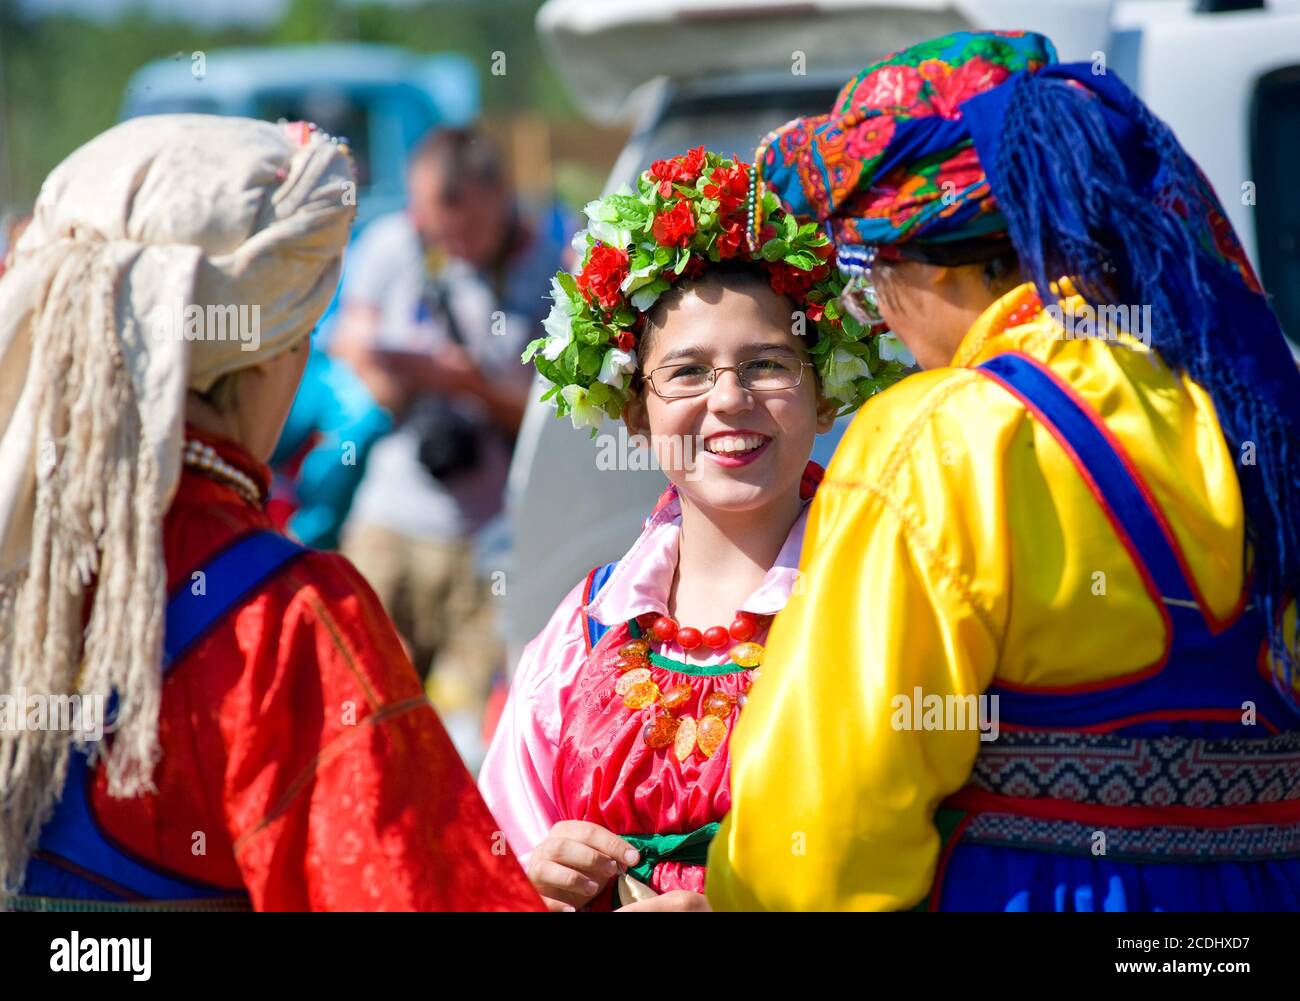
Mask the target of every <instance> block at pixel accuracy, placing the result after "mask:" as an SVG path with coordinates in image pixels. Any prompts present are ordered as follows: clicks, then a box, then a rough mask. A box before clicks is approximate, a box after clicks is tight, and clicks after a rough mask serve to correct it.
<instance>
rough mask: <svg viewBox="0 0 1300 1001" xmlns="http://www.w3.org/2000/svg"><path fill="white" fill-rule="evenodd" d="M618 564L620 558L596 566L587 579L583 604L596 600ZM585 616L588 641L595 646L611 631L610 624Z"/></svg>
mask: <svg viewBox="0 0 1300 1001" xmlns="http://www.w3.org/2000/svg"><path fill="white" fill-rule="evenodd" d="M617 566H618V560H615V561H614V562H613V563H606V564H605V565H604V566H600V567H596V569H595V570H593V571H592V573H591V576H590V577H589V578H588V579H587V593H586V594H585V595H583V599H582V603H583V605H590V604H591V603H592V602H593V601H595V600H596V595H598V594H600V589H601V588H602V587H604V586H605V582H606V581H607V580H609V577H610V574H612V573H613V572H614V568H615V567H617ZM585 618H586V620H587V642H588V643H589V644H590V645H591V646H592V648H595V646H596V644H597V643H599V642H600V638H601V637H602V636H604V635H605V634H606V633H607V632H609V626H607V625H605V623H603V622H597V621H596V619H595V618H594V617H593V616H590V615H587V616H585Z"/></svg>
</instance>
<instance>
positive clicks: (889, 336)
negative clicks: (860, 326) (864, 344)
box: [876, 331, 916, 368]
mask: <svg viewBox="0 0 1300 1001" xmlns="http://www.w3.org/2000/svg"><path fill="white" fill-rule="evenodd" d="M876 346H877V347H878V348H879V350H880V360H881V361H899V362H902V363H903V364H904V365H906V366H908V367H909V368H910V367H911V366H913V365H915V364H916V356H915V355H913V354H912V352H911V351H908V350H907V345H906V344H904V343H903V342H902V341H900V340H899V339H898V335H897V334H895V333H891V332H890V331H885V332H884V333H883V334H878V335H877V337H876Z"/></svg>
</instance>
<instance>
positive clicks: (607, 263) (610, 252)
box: [578, 244, 628, 310]
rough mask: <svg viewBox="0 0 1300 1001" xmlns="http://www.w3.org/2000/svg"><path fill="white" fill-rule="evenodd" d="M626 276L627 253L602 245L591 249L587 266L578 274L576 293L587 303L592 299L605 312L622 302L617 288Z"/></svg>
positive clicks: (621, 294)
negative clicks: (579, 293) (578, 292)
mask: <svg viewBox="0 0 1300 1001" xmlns="http://www.w3.org/2000/svg"><path fill="white" fill-rule="evenodd" d="M627 274H628V261H627V251H625V250H618V249H617V248H615V247H606V246H605V245H604V244H601V245H600V246H597V247H594V248H592V251H591V256H590V257H588V258H587V264H586V266H585V267H584V268H583V269H582V271H581V272H580V273H579V274H578V291H580V292H581V293H582V295H583V298H585V299H586V300H587V301H588V302H591V301H592V300H593V299H594V300H595V301H596V302H598V303H600V305H601V306H603V307H604V308H605V309H607V310H612V309H617V308H618V305H619V303H621V302H622V301H623V293H622V292H621V291H620V290H619V286H620V285H621V284H622V283H623V279H624V278H626V277H627Z"/></svg>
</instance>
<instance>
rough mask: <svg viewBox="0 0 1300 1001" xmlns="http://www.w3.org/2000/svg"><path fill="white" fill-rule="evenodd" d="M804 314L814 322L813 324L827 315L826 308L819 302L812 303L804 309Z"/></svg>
mask: <svg viewBox="0 0 1300 1001" xmlns="http://www.w3.org/2000/svg"><path fill="white" fill-rule="evenodd" d="M804 314H805V315H806V316H807V317H808V319H810V320H812V321H813V323H816V322H817V321H818V320H820V319H821V318H822V317H823V316H825V315H826V307H825V306H824V305H823V304H822V303H819V302H810V303H808V305H807V306H805V307H804Z"/></svg>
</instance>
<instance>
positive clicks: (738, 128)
mask: <svg viewBox="0 0 1300 1001" xmlns="http://www.w3.org/2000/svg"><path fill="white" fill-rule="evenodd" d="M1252 6H1253V9H1233V10H1220V9H1219V8H1224V7H1231V8H1242V7H1248V8H1250V7H1252ZM537 25H538V30H539V32H540V33H541V36H542V40H543V43H544V45H545V46H546V47H547V49H548V51H549V52H550V54H551V57H552V59H553V62H554V64H555V66H556V69H557V70H558V71H559V73H560V74H561V75H562V76H563V77H564V79H565V80H566V82H567V84H568V85H569V87H570V90H571V91H572V94H573V97H574V99H575V101H577V102H578V104H579V106H580V107H581V108H582V109H583V110H584V111H585V112H586V113H587V114H589V115H590V116H592V117H593V118H596V119H599V120H605V121H611V120H617V119H619V118H620V117H621V116H627V115H633V116H635V122H636V125H635V129H634V132H633V135H632V138H631V139H630V141H629V142H628V145H627V148H626V149H625V150H624V151H623V154H622V155H621V156H620V157H619V160H618V162H617V164H616V165H615V167H614V170H613V172H612V173H611V175H610V178H609V183H608V188H610V189H612V188H615V187H617V186H618V185H620V184H622V183H624V182H627V181H629V180H631V179H632V178H633V177H635V176H636V174H637V173H639V172H640V171H641V170H644V169H645V168H646V167H648V166H649V164H650V162H651V161H652V160H654V159H657V158H660V157H663V156H668V155H672V154H675V153H679V152H682V151H684V150H685V149H687V148H688V147H691V146H698V145H701V144H703V145H705V146H708V147H709V148H710V149H715V150H718V151H720V152H724V153H733V152H734V153H738V154H740V155H741V156H742V157H744V158H746V159H748V158H750V157H751V156H752V153H753V149H754V146H755V145H756V144H757V142H758V140H759V139H760V138H761V137H762V136H763V135H764V134H765V133H766V132H767V131H768V130H769V129H771V128H773V127H774V126H776V125H779V124H780V123H781V122H783V121H786V120H787V119H789V118H792V117H794V116H796V115H801V114H809V113H822V112H825V111H828V110H829V109H830V107H831V104H832V102H833V100H834V97H835V95H836V93H837V91H838V90H839V87H840V86H841V85H842V84H843V83H844V82H845V81H846V80H848V78H849V77H850V76H852V75H853V74H854V73H856V72H857V71H858V70H859V69H861V68H862V67H863V66H865V65H867V64H869V63H870V62H872V61H873V60H875V59H878V58H880V57H881V56H884V55H886V54H888V53H889V52H892V51H894V50H896V49H898V48H901V47H903V46H906V45H910V44H913V43H915V42H918V41H922V40H924V39H926V38H931V37H934V36H937V35H942V34H945V33H947V32H950V31H957V30H963V29H997V28H1005V29H1029V30H1034V31H1040V32H1042V33H1044V34H1046V35H1048V36H1049V37H1050V38H1051V39H1052V40H1053V41H1054V42H1055V44H1056V46H1057V49H1058V52H1059V53H1060V57H1061V59H1062V61H1066V62H1071V61H1090V62H1093V63H1094V64H1096V65H1098V66H1099V67H1104V68H1105V71H1106V72H1114V73H1118V74H1119V75H1120V77H1121V78H1122V79H1124V80H1125V81H1126V82H1127V83H1128V84H1129V85H1130V86H1132V87H1133V88H1134V89H1135V90H1136V91H1137V92H1138V93H1139V94H1140V95H1142V97H1143V98H1144V99H1145V100H1146V101H1147V103H1148V104H1149V105H1150V106H1151V107H1152V109H1154V111H1155V112H1156V113H1157V114H1158V115H1160V116H1161V117H1162V118H1163V119H1164V120H1165V121H1166V122H1168V123H1169V124H1170V125H1171V126H1172V127H1173V129H1174V131H1175V132H1176V133H1177V135H1178V136H1179V138H1180V139H1181V140H1182V141H1183V143H1184V144H1185V145H1186V147H1187V148H1188V150H1190V152H1191V153H1192V155H1193V157H1195V158H1196V160H1197V161H1198V163H1199V164H1200V165H1201V168H1202V169H1203V170H1204V171H1205V173H1206V175H1207V176H1208V177H1209V178H1210V181H1211V182H1212V183H1213V185H1214V187H1215V189H1216V190H1217V191H1218V193H1219V196H1220V198H1221V199H1222V200H1223V202H1224V205H1225V207H1226V210H1227V212H1228V215H1229V216H1230V218H1231V220H1232V224H1233V226H1234V227H1236V230H1237V232H1238V233H1239V234H1240V235H1241V237H1242V239H1243V241H1244V242H1245V244H1246V247H1247V250H1248V251H1249V252H1250V253H1251V254H1252V257H1253V259H1254V261H1255V263H1256V265H1257V267H1258V268H1259V270H1260V274H1261V278H1262V280H1263V282H1264V285H1265V287H1266V288H1268V289H1270V290H1271V291H1272V293H1273V295H1274V297H1275V302H1276V306H1277V309H1278V312H1279V314H1280V315H1281V317H1282V323H1283V326H1284V327H1285V328H1286V329H1287V330H1289V331H1291V332H1292V335H1293V336H1294V335H1295V334H1296V333H1300V186H1298V185H1297V183H1296V181H1297V180H1300V0H1297V2H1287V3H1275V4H1272V5H1270V6H1269V7H1267V8H1265V7H1264V6H1263V5H1262V4H1258V5H1251V4H1250V3H1249V2H1248V0H1247V2H1245V3H1243V2H1241V0H1236V2H1233V0H1226V2H1221V3H1218V4H1216V3H1212V2H1202V3H1193V2H1191V0H1140V2H1114V3H1112V2H1109V0H1037V2H1032V0H893V2H879V3H875V2H869V0H799V2H791V0H694V2H690V0H620V2H619V3H617V4H613V3H609V2H608V0H549V2H547V3H546V4H545V5H543V7H542V8H541V10H540V12H539V14H538V17H537ZM537 395H540V389H539V392H538V393H535V394H534V400H536V396H537ZM604 430H605V432H606V433H614V434H617V432H618V428H617V426H614V425H607V427H606V428H605V429H604ZM842 430H843V429H842V427H840V428H837V429H836V430H835V431H832V432H831V433H830V434H828V435H825V436H823V438H822V439H821V440H820V441H819V443H818V447H817V449H816V451H815V452H814V458H816V459H817V460H818V461H819V462H822V463H823V464H825V463H826V462H827V461H828V459H829V457H830V454H831V452H832V451H833V450H834V445H835V443H836V442H837V441H838V439H839V435H840V434H841V433H842ZM597 455H598V449H597V446H596V443H593V442H592V441H591V440H590V439H589V437H588V433H587V432H586V431H585V430H584V431H581V432H579V431H575V430H574V429H573V427H572V426H571V424H570V423H569V421H567V420H564V421H561V420H556V419H555V417H554V415H553V412H552V410H551V409H550V406H549V405H547V404H540V403H536V402H534V403H533V404H531V405H530V408H529V411H528V413H527V416H526V417H525V419H524V424H523V428H522V430H521V433H520V437H519V442H518V445H517V447H516V450H515V456H514V463H513V465H512V468H511V474H510V487H509V500H508V507H509V512H510V514H509V517H510V523H511V535H512V559H511V566H510V568H509V570H508V572H507V576H506V579H507V580H508V582H509V584H508V591H507V593H508V598H507V601H506V607H507V621H506V623H505V628H506V635H507V641H508V643H509V646H510V652H511V659H510V663H511V664H512V665H513V664H514V663H515V661H516V660H517V658H518V655H519V652H520V650H521V649H522V647H523V644H524V643H526V642H527V641H528V640H529V639H531V638H532V637H533V636H534V635H535V634H536V633H537V632H538V631H539V630H540V629H541V628H542V626H543V625H544V624H545V622H546V620H547V618H548V617H549V616H550V614H551V612H552V611H553V610H554V608H555V606H556V604H557V603H558V602H559V600H560V598H561V597H563V595H564V594H565V593H566V592H567V591H568V590H569V589H570V588H571V587H572V586H573V585H574V584H575V583H576V582H577V581H579V580H580V579H581V578H582V577H583V576H584V575H585V574H586V572H587V571H588V570H590V569H591V568H592V567H593V566H596V565H598V564H601V563H605V562H607V561H609V560H612V559H616V558H618V556H620V555H621V554H622V553H623V552H625V551H626V549H627V547H628V546H629V545H630V544H631V542H632V540H633V539H634V538H635V537H636V535H637V533H638V531H639V530H640V526H641V522H642V519H643V518H644V517H645V516H646V515H647V514H648V512H649V510H650V508H651V506H652V504H653V503H654V500H655V497H656V496H657V495H658V493H659V491H660V490H662V489H663V487H664V482H665V481H664V479H663V476H662V474H660V473H658V472H649V471H647V472H631V471H609V470H602V469H600V468H598V465H597Z"/></svg>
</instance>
